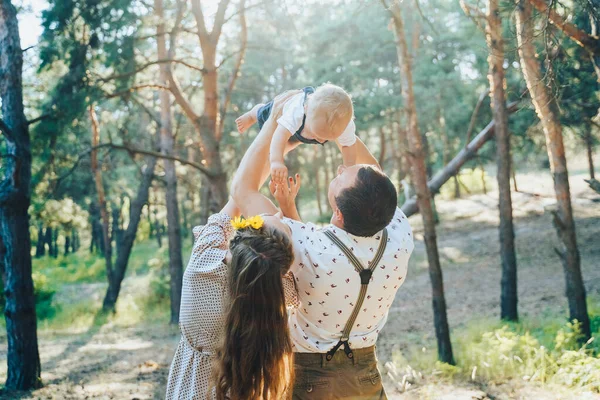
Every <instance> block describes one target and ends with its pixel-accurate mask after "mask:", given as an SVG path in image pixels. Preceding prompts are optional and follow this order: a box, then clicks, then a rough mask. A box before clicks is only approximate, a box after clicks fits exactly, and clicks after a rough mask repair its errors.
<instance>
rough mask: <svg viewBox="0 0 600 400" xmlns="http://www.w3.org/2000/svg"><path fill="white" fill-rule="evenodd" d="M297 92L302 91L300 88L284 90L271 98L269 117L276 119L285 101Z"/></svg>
mask: <svg viewBox="0 0 600 400" xmlns="http://www.w3.org/2000/svg"><path fill="white" fill-rule="evenodd" d="M298 93H302V90H300V89H294V90H288V91H286V92H283V93H281V94H280V95H279V96H277V97H275V98H274V99H273V107H272V108H271V115H270V116H269V118H273V119H277V118H279V117H280V116H281V112H282V111H283V106H284V105H285V103H287V101H288V100H289V99H290V98H291V97H292V96H295V95H297V94H298Z"/></svg>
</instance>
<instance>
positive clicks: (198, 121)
mask: <svg viewBox="0 0 600 400" xmlns="http://www.w3.org/2000/svg"><path fill="white" fill-rule="evenodd" d="M155 1H157V0H155ZM191 4H192V14H193V15H194V18H195V20H196V28H197V35H198V39H199V42H200V49H201V51H202V59H203V63H204V66H203V68H202V84H203V93H204V109H203V112H202V114H201V115H198V114H197V113H196V112H195V111H194V108H193V107H192V104H191V103H190V101H189V99H187V98H186V97H185V96H184V93H183V91H182V89H181V88H180V86H179V83H178V82H177V79H176V78H175V75H174V73H173V71H172V69H171V66H170V65H169V64H167V65H165V66H164V68H163V66H161V71H164V72H165V74H166V77H167V81H168V85H169V89H170V90H171V92H172V93H173V96H174V97H175V101H176V102H177V104H179V106H180V107H181V109H182V110H183V111H184V113H185V114H186V116H187V118H188V119H189V120H190V122H191V124H192V126H193V127H194V129H195V131H196V132H197V133H198V135H199V137H200V151H201V153H202V157H203V160H202V164H203V165H206V167H207V168H208V169H209V170H210V171H211V176H207V180H208V183H209V185H210V195H211V200H212V201H211V202H210V204H211V209H210V212H211V213H212V212H216V211H218V210H219V209H220V208H221V207H222V206H223V205H224V204H225V203H226V202H227V199H228V189H227V176H226V174H225V171H224V169H223V165H222V161H221V153H220V142H221V135H220V117H222V116H220V115H219V92H218V66H217V64H216V55H217V46H218V43H219V39H220V37H221V31H222V28H223V24H224V23H225V11H226V10H227V7H228V5H229V0H221V1H220V2H219V4H218V7H217V12H216V15H215V19H214V22H213V28H212V30H211V31H210V32H209V31H208V30H207V28H206V21H205V20H204V13H203V10H202V5H201V1H200V0H193V1H192V2H191ZM184 7H185V3H184V2H183V1H182V0H179V1H178V12H177V18H176V22H175V29H174V30H173V32H171V41H170V47H169V54H168V56H169V57H168V58H169V59H173V58H174V56H175V52H176V51H175V49H176V46H175V45H176V36H177V32H178V30H179V25H180V24H181V21H182V18H183V9H184ZM241 18H243V21H244V25H245V17H244V16H243V13H242V15H241ZM243 34H244V27H242V35H243ZM244 42H245V40H244V38H242V46H243V47H242V49H243V51H242V53H241V56H242V59H241V60H238V61H239V66H241V63H242V62H243V52H244V51H245V44H244ZM164 51H165V54H166V45H165V46H164ZM237 73H238V72H235V74H236V75H237ZM235 78H236V77H232V79H231V80H230V85H229V86H228V90H233V87H234V85H235V82H236V79H235ZM229 95H230V92H228V93H227V94H226V96H229ZM226 102H227V101H226ZM213 205H214V206H213Z"/></svg>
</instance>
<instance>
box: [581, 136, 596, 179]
mask: <svg viewBox="0 0 600 400" xmlns="http://www.w3.org/2000/svg"><path fill="white" fill-rule="evenodd" d="M584 140H585V147H586V150H587V160H588V169H589V172H590V179H596V173H595V171H594V137H593V136H592V129H591V126H590V125H589V124H587V126H586V133H585V138H584Z"/></svg>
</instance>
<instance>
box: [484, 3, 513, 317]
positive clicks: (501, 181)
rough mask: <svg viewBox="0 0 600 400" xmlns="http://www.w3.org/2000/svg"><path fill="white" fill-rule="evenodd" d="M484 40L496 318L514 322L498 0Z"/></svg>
mask: <svg viewBox="0 0 600 400" xmlns="http://www.w3.org/2000/svg"><path fill="white" fill-rule="evenodd" d="M486 41H487V45H488V51H489V55H488V64H489V71H488V79H489V81H490V92H491V94H490V95H491V98H492V102H491V103H492V104H491V106H492V115H493V117H494V121H495V123H496V126H495V129H494V130H495V132H496V162H497V166H498V175H497V180H498V192H499V210H500V227H499V233H500V258H501V260H502V280H501V296H500V317H501V318H502V319H503V320H507V321H518V319H519V314H518V310H517V303H518V294H517V257H516V254H515V233H514V228H513V217H512V198H511V193H510V168H511V167H510V164H511V163H510V161H511V156H510V134H509V131H508V113H507V111H506V100H505V98H506V97H505V94H504V84H505V78H504V68H503V63H504V40H503V38H502V20H501V18H500V10H499V9H498V0H488V7H487V15H486Z"/></svg>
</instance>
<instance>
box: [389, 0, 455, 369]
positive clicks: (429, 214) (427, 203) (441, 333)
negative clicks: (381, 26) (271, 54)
mask: <svg viewBox="0 0 600 400" xmlns="http://www.w3.org/2000/svg"><path fill="white" fill-rule="evenodd" d="M389 11H390V13H391V15H392V20H393V22H394V28H395V29H394V32H395V36H396V49H397V53H398V63H399V65H400V78H401V83H402V98H403V100H404V104H405V107H406V109H407V113H408V145H409V151H410V153H411V154H412V155H413V159H412V163H411V172H412V177H413V181H414V183H415V189H416V192H417V199H418V203H419V209H420V210H421V216H422V218H423V226H424V236H425V246H426V248H427V259H428V261H429V277H430V279H431V287H432V292H433V314H434V324H435V332H436V337H437V343H438V358H439V359H440V361H443V362H446V363H449V364H454V357H453V355H452V344H451V343H450V329H449V327H448V318H447V315H446V300H445V298H444V283H443V278H442V269H441V266H440V258H439V254H438V248H437V239H436V232H435V221H434V215H433V209H432V207H431V193H430V192H429V188H428V187H427V172H426V167H425V154H424V151H423V143H422V139H421V134H420V133H419V125H418V121H417V110H416V106H415V98H414V93H413V82H412V71H411V59H410V56H409V52H408V46H407V44H406V37H405V33H404V23H403V20H402V11H401V8H400V4H399V3H396V2H394V4H393V5H392V6H391V7H390V8H389Z"/></svg>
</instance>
